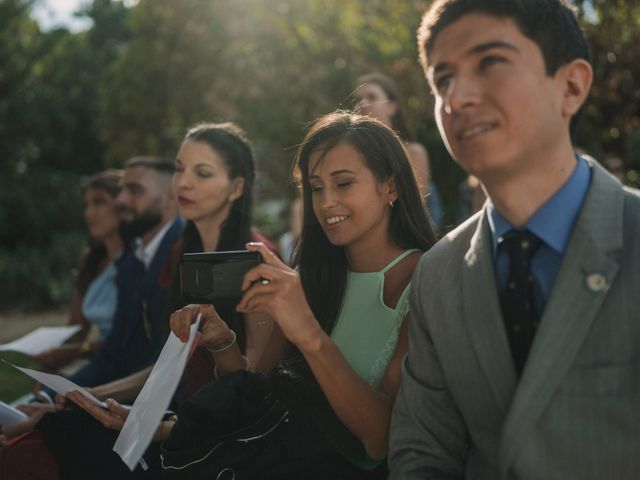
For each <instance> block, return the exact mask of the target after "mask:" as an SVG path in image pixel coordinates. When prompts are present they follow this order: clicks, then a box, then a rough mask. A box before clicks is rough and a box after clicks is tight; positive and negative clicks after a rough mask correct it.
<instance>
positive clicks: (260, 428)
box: [161, 371, 379, 480]
mask: <svg viewBox="0 0 640 480" xmlns="http://www.w3.org/2000/svg"><path fill="white" fill-rule="evenodd" d="M161 466H162V478H163V479H164V480H178V479H181V480H187V479H188V480H200V479H202V480H205V479H206V480H214V479H219V480H253V479H256V480H257V479H260V480H270V479H274V480H275V479H278V480H281V479H300V478H305V479H323V480H325V479H336V480H338V479H345V480H346V479H349V480H355V479H359V478H373V477H372V476H371V474H372V473H373V472H363V471H361V470H359V469H358V468H356V467H354V466H353V465H352V464H350V463H349V462H348V461H347V460H345V459H344V458H343V457H342V456H341V455H339V454H338V453H337V452H336V450H335V449H334V447H333V446H332V445H331V444H330V443H329V442H328V441H327V439H326V438H325V436H324V435H323V433H322V432H321V431H320V430H319V429H318V428H317V425H316V422H315V421H314V418H312V416H311V415H308V414H306V413H305V411H303V410H297V409H295V408H294V409H293V410H292V409H290V408H288V406H287V405H286V404H285V402H283V401H282V400H281V399H280V398H279V397H278V396H277V395H275V394H274V392H273V388H272V384H271V381H270V380H269V379H267V378H266V377H263V376H260V375H256V374H252V373H249V372H245V371H239V372H234V373H232V374H229V375H226V376H224V377H222V378H220V379H219V380H217V381H216V382H214V383H210V384H208V385H205V386H204V387H203V388H202V389H200V390H199V391H198V392H196V393H195V394H194V395H193V396H192V397H191V398H190V399H188V400H186V401H185V402H184V404H183V405H182V407H181V408H180V409H179V411H178V421H177V423H176V425H175V426H174V428H173V429H172V431H171V434H170V436H169V438H168V439H167V440H165V442H164V443H163V445H162V454H161ZM378 477H379V476H378V475H376V478H378Z"/></svg>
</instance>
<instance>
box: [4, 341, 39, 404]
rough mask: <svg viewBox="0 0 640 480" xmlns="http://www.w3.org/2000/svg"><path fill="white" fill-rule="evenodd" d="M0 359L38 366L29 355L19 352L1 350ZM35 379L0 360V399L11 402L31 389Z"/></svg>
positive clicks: (16, 363) (28, 365) (21, 365)
mask: <svg viewBox="0 0 640 480" xmlns="http://www.w3.org/2000/svg"><path fill="white" fill-rule="evenodd" d="M0 360H5V361H7V362H9V363H12V364H14V365H17V366H19V367H26V368H37V365H36V364H35V363H33V362H32V361H31V360H29V357H28V356H26V355H24V354H22V353H18V352H0ZM33 383H34V381H33V380H32V379H31V378H30V377H27V376H26V375H25V374H24V373H22V372H20V371H19V370H16V369H15V368H13V367H11V366H9V365H7V364H6V363H4V362H2V361H0V400H2V401H3V402H5V403H10V402H12V401H14V400H16V399H17V398H19V397H21V396H23V395H26V394H27V393H29V392H30V391H31V388H32V387H33Z"/></svg>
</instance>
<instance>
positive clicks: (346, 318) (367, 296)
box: [316, 249, 418, 470]
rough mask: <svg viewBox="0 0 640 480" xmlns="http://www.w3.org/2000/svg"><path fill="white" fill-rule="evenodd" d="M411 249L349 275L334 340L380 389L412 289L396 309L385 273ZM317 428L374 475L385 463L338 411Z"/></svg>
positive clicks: (320, 415)
mask: <svg viewBox="0 0 640 480" xmlns="http://www.w3.org/2000/svg"><path fill="white" fill-rule="evenodd" d="M416 251H418V250H416V249H413V250H407V251H405V252H403V253H402V254H400V255H399V256H398V257H396V258H395V259H394V260H392V261H391V263H389V264H388V265H387V266H386V267H384V268H383V269H382V270H380V271H379V272H367V273H358V272H347V288H346V291H345V295H344V300H343V303H342V309H341V310H340V315H339V316H338V320H337V321H336V324H335V325H334V327H333V331H332V332H331V339H332V340H333V342H334V343H335V344H336V345H337V347H338V348H339V349H340V351H341V352H342V354H343V355H344V357H345V358H346V360H347V362H348V363H349V365H350V366H351V368H353V370H354V371H355V372H356V373H357V374H358V375H359V376H360V377H361V378H362V379H364V380H365V381H366V382H367V383H368V384H369V385H371V386H372V387H373V388H378V387H379V386H380V383H381V382H382V379H383V378H384V374H385V372H386V370H387V366H388V365H389V362H390V361H391V358H392V357H393V354H394V352H395V350H396V345H397V344H398V337H399V334H400V327H401V326H402V322H403V320H404V318H405V317H406V315H407V312H408V311H409V287H410V285H411V282H409V284H407V286H406V287H405V289H404V291H403V292H402V294H401V295H400V299H399V300H398V303H397V304H396V307H395V308H389V307H388V306H386V305H385V303H384V274H385V273H386V272H387V271H388V270H390V269H391V268H393V266H394V265H396V264H397V263H398V262H400V261H401V260H402V259H403V258H405V257H406V256H407V255H409V254H411V253H413V252H416ZM316 420H317V421H316V424H317V425H318V427H319V428H320V430H321V431H322V432H323V434H324V435H325V436H326V437H327V439H328V440H329V442H330V443H332V444H333V446H334V447H335V449H336V450H337V451H338V452H340V453H341V454H342V455H343V456H344V457H345V458H347V459H348V460H349V461H350V462H351V463H352V464H354V465H356V466H358V467H359V468H361V469H363V470H373V469H374V468H376V467H377V466H378V465H380V464H381V463H382V462H383V461H384V460H374V459H372V458H370V457H369V456H368V455H367V453H366V451H365V448H364V446H363V445H362V443H361V442H360V440H358V438H357V437H356V436H355V435H353V434H352V433H351V432H350V431H349V430H348V429H347V427H345V426H344V425H343V424H342V422H340V420H339V419H338V417H337V416H336V415H335V413H333V412H328V411H320V412H318V415H317V419H316Z"/></svg>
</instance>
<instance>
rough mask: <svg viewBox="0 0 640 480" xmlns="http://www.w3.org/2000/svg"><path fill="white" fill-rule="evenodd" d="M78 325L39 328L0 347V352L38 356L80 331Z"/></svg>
mask: <svg viewBox="0 0 640 480" xmlns="http://www.w3.org/2000/svg"><path fill="white" fill-rule="evenodd" d="M81 328H82V327H81V326H80V325H69V326H66V327H40V328H36V329H35V330H34V331H33V332H31V333H27V334H26V335H25V336H23V337H20V338H18V339H17V340H14V341H13V342H10V343H5V344H4V345H0V351H2V350H12V351H15V352H22V353H26V354H27V355H38V354H40V353H43V352H46V351H47V350H50V349H52V348H57V347H59V346H60V345H62V344H63V343H64V342H66V341H67V340H68V339H69V338H71V337H72V336H73V335H75V334H76V333H77V332H78V331H80V329H81Z"/></svg>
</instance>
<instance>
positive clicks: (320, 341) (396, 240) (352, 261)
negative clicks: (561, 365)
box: [171, 112, 435, 478]
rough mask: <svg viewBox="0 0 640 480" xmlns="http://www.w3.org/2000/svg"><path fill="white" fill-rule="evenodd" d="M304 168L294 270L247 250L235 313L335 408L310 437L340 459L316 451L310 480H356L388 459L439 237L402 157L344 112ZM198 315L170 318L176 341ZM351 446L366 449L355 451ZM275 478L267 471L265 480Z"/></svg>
mask: <svg viewBox="0 0 640 480" xmlns="http://www.w3.org/2000/svg"><path fill="white" fill-rule="evenodd" d="M296 164H297V171H298V173H299V179H300V184H301V187H302V201H303V218H304V223H303V228H302V235H301V240H300V245H299V251H298V254H297V260H296V264H297V270H295V269H292V268H289V267H288V266H286V265H285V264H284V263H283V262H282V261H280V260H279V259H278V258H277V257H276V256H275V255H273V253H271V252H270V251H269V250H268V249H267V248H266V247H265V246H264V245H262V244H259V243H250V244H248V245H247V248H248V249H249V250H253V251H258V252H260V254H261V255H262V258H263V260H264V263H262V264H261V265H259V266H258V267H256V268H254V269H253V270H251V271H250V272H249V273H247V275H246V276H245V280H244V285H243V288H244V289H245V294H244V297H243V299H242V300H241V302H240V303H239V305H238V306H237V310H238V311H239V312H242V313H245V314H251V313H261V314H267V315H269V316H270V317H271V318H273V319H274V320H275V321H276V322H277V324H278V326H279V327H280V328H281V330H282V332H283V333H284V335H285V336H286V338H287V339H288V340H289V342H290V343H291V344H292V345H293V346H294V347H295V349H296V350H297V351H298V352H299V354H300V355H301V356H302V357H303V359H304V362H305V363H306V364H307V365H308V367H309V369H310V373H308V376H310V377H311V378H309V380H312V381H313V382H317V385H318V386H319V388H320V392H321V394H322V395H323V396H324V397H325V398H326V400H327V401H328V406H329V407H328V409H329V410H328V415H322V416H321V418H320V417H316V418H315V420H316V423H317V425H316V427H314V428H318V429H319V432H320V433H319V435H321V436H323V435H324V436H326V437H327V439H328V441H329V442H330V443H331V444H332V446H333V447H335V449H334V453H335V456H333V457H330V458H327V457H326V456H323V457H322V460H320V459H319V458H314V457H313V456H312V455H313V454H312V453H308V455H309V458H307V459H306V460H307V463H306V464H304V465H303V467H302V469H303V470H301V472H302V473H305V475H304V476H305V478H319V477H318V475H320V476H322V475H329V476H328V477H326V478H338V477H336V476H335V475H351V474H353V475H356V476H355V477H350V478H359V477H358V475H360V474H361V473H362V474H363V475H366V473H363V472H365V471H366V470H371V469H375V468H377V467H379V466H380V463H381V462H382V459H384V457H385V456H386V452H387V437H388V430H389V422H390V416H391V408H392V405H393V400H394V397H395V394H396V392H397V389H398V386H399V382H400V362H401V359H402V357H403V356H404V354H405V353H406V351H407V319H408V316H409V312H408V293H409V284H410V279H411V275H412V272H413V270H414V268H415V265H416V263H417V262H418V260H419V258H420V256H421V254H422V253H423V252H424V251H426V250H428V249H429V248H430V247H431V245H432V244H433V243H434V241H435V237H434V234H433V232H432V230H431V227H430V225H429V222H428V220H427V216H426V213H425V210H424V207H423V205H422V203H421V201H420V196H419V193H418V188H417V185H416V181H415V178H414V176H413V173H412V171H411V167H410V165H409V162H408V160H407V156H406V152H405V150H404V148H403V146H402V144H401V142H400V140H399V138H398V136H397V135H396V134H395V133H394V132H393V131H392V130H391V129H389V128H388V127H386V126H385V125H383V124H382V123H381V122H379V121H377V120H374V119H372V118H369V117H363V116H359V115H353V114H349V113H343V112H336V113H333V114H330V115H327V116H325V117H322V118H321V119H320V120H318V121H317V122H316V123H315V124H314V125H313V127H312V128H311V130H310V131H309V133H308V134H307V136H306V138H305V139H304V141H303V142H302V144H301V146H300V147H299V150H298V154H297V158H296ZM197 313H202V314H203V315H204V317H205V319H210V318H212V317H214V316H215V314H213V312H211V311H210V310H209V307H204V306H197V305H194V306H189V307H186V308H184V309H182V310H181V311H180V312H177V313H175V314H174V315H173V316H172V319H171V326H172V330H173V331H174V333H175V334H176V335H177V336H178V337H179V338H185V335H186V333H187V331H188V328H189V325H190V324H191V323H192V322H193V320H194V319H195V317H196V315H197ZM236 362H237V363H236V364H237V365H239V366H240V367H239V368H243V367H242V362H241V361H240V360H239V359H237V360H236ZM334 427H335V428H334ZM341 428H342V430H341ZM345 428H346V430H345ZM343 430H344V431H343ZM345 432H346V433H345ZM345 435H346V436H350V437H352V438H347V439H345ZM353 438H355V440H356V443H358V444H359V445H360V447H361V448H360V450H358V448H356V449H355V450H352V451H347V450H348V449H347V448H345V447H344V446H345V445H347V444H348V445H353V444H354V442H353V441H351V440H353ZM296 440H297V438H296V439H293V441H294V442H295V441H296ZM302 443H304V442H302ZM323 455H324V454H323ZM304 460H305V459H304V458H303V461H304ZM283 461H285V462H286V460H283ZM292 462H293V461H292ZM275 463H282V462H275ZM275 463H274V468H275V467H276V465H275ZM279 468H282V465H280V466H279ZM382 468H383V469H384V467H382ZM377 473H380V472H379V470H378V471H376V474H377ZM185 475H187V471H185ZM274 475H275V474H274V473H273V472H270V471H268V470H265V471H264V472H262V476H261V478H278V477H277V475H275V476H274ZM314 475H315V476H314ZM184 478H188V477H187V476H185V477H184ZM339 478H343V477H339Z"/></svg>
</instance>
